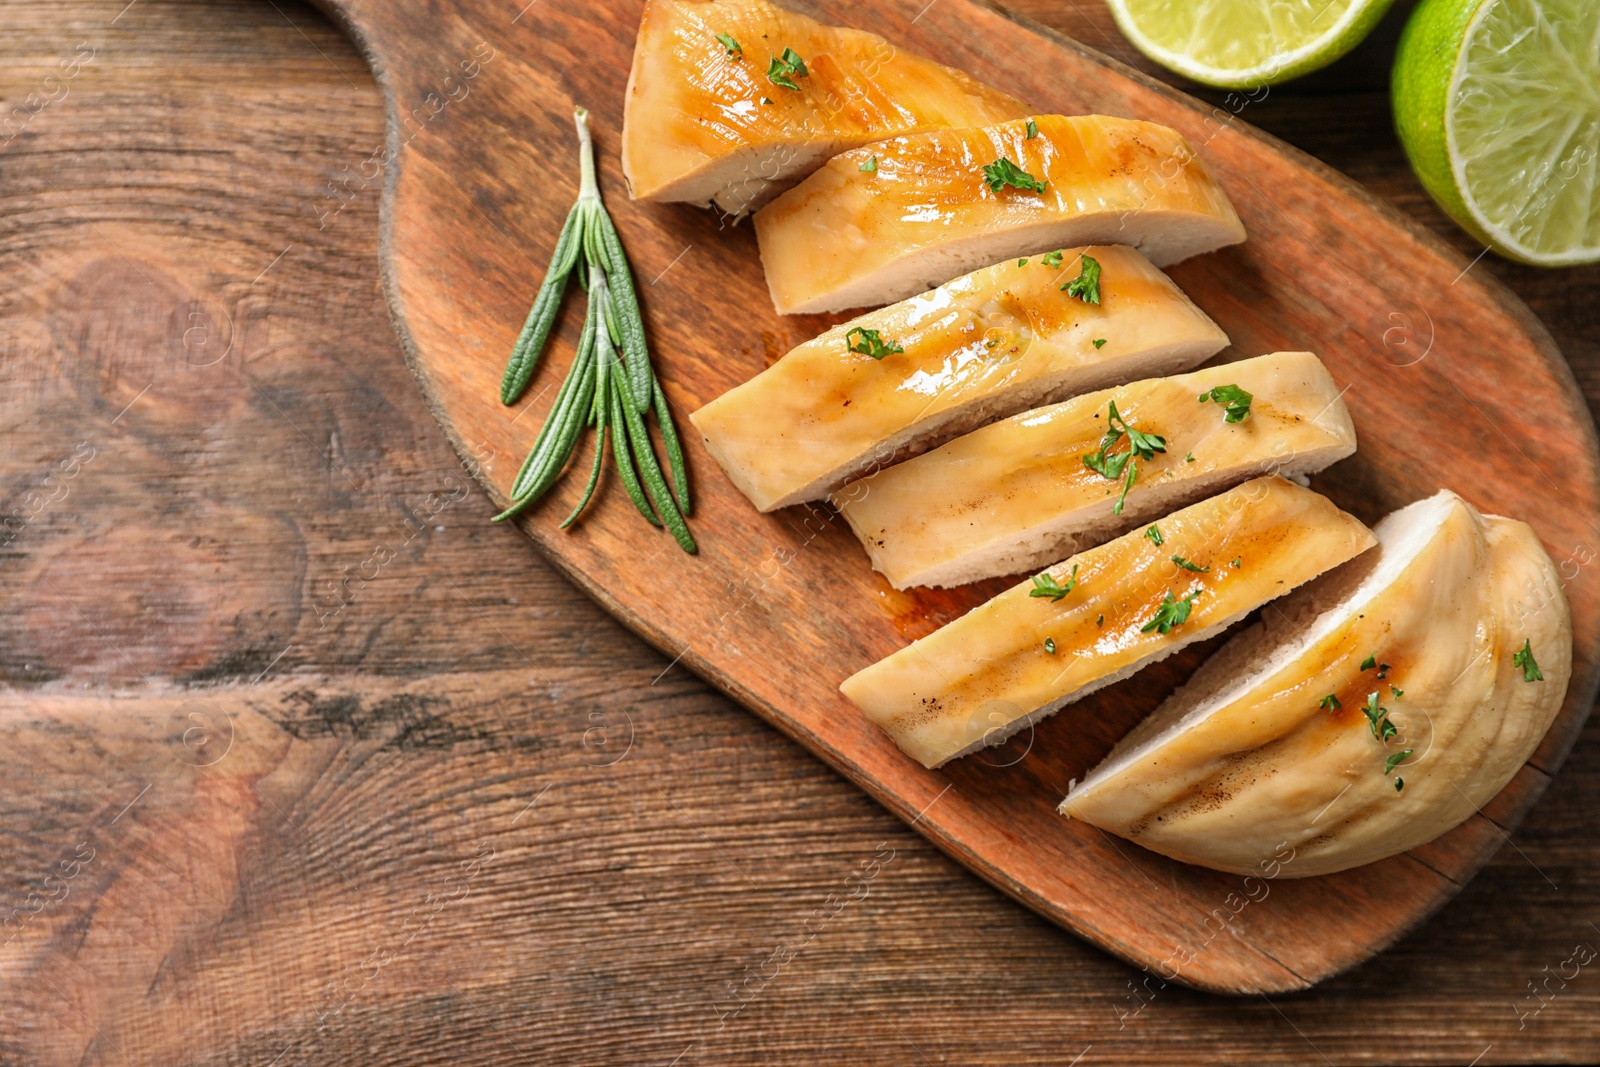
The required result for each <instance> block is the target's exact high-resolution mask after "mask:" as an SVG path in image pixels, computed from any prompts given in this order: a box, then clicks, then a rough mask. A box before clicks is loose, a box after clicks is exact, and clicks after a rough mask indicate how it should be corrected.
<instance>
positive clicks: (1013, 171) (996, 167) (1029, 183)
mask: <svg viewBox="0 0 1600 1067" xmlns="http://www.w3.org/2000/svg"><path fill="white" fill-rule="evenodd" d="M983 180H984V181H985V182H987V183H988V185H989V189H990V191H992V192H996V193H998V192H999V191H1000V190H1001V189H1003V188H1005V187H1006V186H1008V185H1009V186H1011V187H1013V188H1015V189H1026V190H1028V191H1030V192H1035V193H1043V192H1044V190H1045V183H1044V182H1043V181H1042V180H1041V179H1039V178H1035V177H1034V176H1033V175H1031V174H1029V173H1028V172H1027V171H1025V170H1023V169H1022V168H1021V167H1019V166H1017V165H1016V164H1015V163H1013V162H1011V160H1009V159H1007V158H1006V157H1005V156H1001V157H1000V158H999V159H997V160H995V161H994V162H993V163H990V164H989V165H988V166H986V167H984V168H983Z"/></svg>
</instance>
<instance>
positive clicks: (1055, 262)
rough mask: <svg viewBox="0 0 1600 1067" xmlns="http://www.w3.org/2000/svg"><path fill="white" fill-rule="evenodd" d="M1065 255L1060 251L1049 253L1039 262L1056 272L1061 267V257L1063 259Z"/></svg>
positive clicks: (1040, 258)
mask: <svg viewBox="0 0 1600 1067" xmlns="http://www.w3.org/2000/svg"><path fill="white" fill-rule="evenodd" d="M1063 254H1064V253H1062V252H1060V251H1055V252H1048V253H1046V254H1045V255H1043V256H1040V257H1039V262H1040V263H1043V264H1044V265H1045V266H1047V267H1049V268H1050V269H1051V270H1055V269H1056V268H1057V267H1059V266H1061V257H1062V255H1063Z"/></svg>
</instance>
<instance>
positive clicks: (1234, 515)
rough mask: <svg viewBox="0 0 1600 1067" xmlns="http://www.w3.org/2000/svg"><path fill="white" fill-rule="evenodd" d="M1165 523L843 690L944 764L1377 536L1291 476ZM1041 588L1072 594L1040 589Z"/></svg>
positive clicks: (1077, 562) (894, 733)
mask: <svg viewBox="0 0 1600 1067" xmlns="http://www.w3.org/2000/svg"><path fill="white" fill-rule="evenodd" d="M1160 526H1161V530H1162V532H1163V535H1164V537H1163V543H1162V544H1160V545H1157V544H1156V543H1155V542H1154V541H1152V540H1151V539H1150V538H1148V537H1146V536H1145V535H1144V534H1143V532H1136V533H1130V534H1127V535H1125V536H1123V537H1119V538H1118V539H1116V540H1115V541H1111V542H1109V543H1107V544H1104V545H1101V546H1100V547H1098V548H1093V549H1090V550H1089V551H1087V552H1081V553H1079V554H1078V555H1076V556H1073V557H1072V558H1071V559H1069V560H1066V561H1065V562H1063V563H1058V564H1056V565H1055V566H1054V567H1051V568H1050V569H1049V570H1048V571H1046V572H1045V574H1044V575H1041V576H1039V577H1038V578H1037V579H1036V580H1035V581H1031V582H1023V583H1022V584H1020V585H1017V586H1014V587H1013V588H1011V589H1008V590H1006V591H1005V592H1004V593H1001V594H1000V595H999V596H997V597H995V598H994V599H993V600H991V601H989V602H988V603H986V604H983V605H980V606H979V607H977V608H974V609H973V610H972V611H970V612H968V613H967V614H966V615H963V616H962V617H961V618H959V619H957V620H956V621H955V622H952V623H950V624H948V625H947V626H945V627H943V628H942V629H940V630H937V631H935V632H934V633H932V634H929V635H928V636H927V637H924V638H923V639H921V640H920V641H917V642H915V643H913V644H911V645H910V646H908V647H906V648H904V649H902V650H901V651H899V652H896V653H895V654H894V655H892V656H889V657H888V658H886V659H883V660H880V661H879V662H878V663H875V664H873V665H872V666H870V667H868V668H866V669H865V670H863V671H860V672H858V673H857V674H855V675H853V676H852V677H850V678H849V679H847V680H846V681H845V682H844V684H843V685H841V686H840V689H841V690H842V691H843V692H844V695H845V696H846V697H848V698H849V699H850V700H851V701H852V702H854V703H855V705H856V706H857V707H859V708H860V709H861V710H862V711H864V712H865V713H866V715H867V717H868V718H869V719H871V720H872V721H873V722H874V723H876V724H877V725H878V726H880V727H881V728H882V729H883V730H884V731H885V732H886V733H887V734H888V735H889V736H890V737H891V738H893V739H894V742H895V744H897V745H899V746H900V748H901V749H902V750H903V751H904V752H905V753H906V754H907V755H909V756H911V757H912V758H913V759H915V760H917V761H918V762H920V763H922V764H923V766H925V767H937V766H939V765H941V764H943V763H945V762H947V761H948V760H952V759H955V758H956V757H958V756H965V755H967V754H968V753H971V752H975V751H977V750H978V749H980V748H983V747H984V746H985V745H994V744H999V743H1000V742H1002V741H1004V740H1005V739H1006V738H1007V737H1010V736H1011V735H1012V734H1013V733H1015V732H1016V731H1017V730H1020V729H1022V728H1023V727H1025V726H1028V725H1030V724H1032V723H1036V722H1038V721H1039V720H1041V719H1043V718H1045V717H1046V716H1048V715H1050V714H1052V713H1054V712H1056V711H1057V710H1059V709H1060V708H1062V707H1064V706H1065V705H1067V704H1070V703H1072V702H1073V701H1075V700H1079V699H1082V698H1083V697H1085V696H1087V695H1088V694H1090V693H1092V692H1094V691H1095V690H1097V689H1100V688H1103V687H1105V686H1107V685H1110V684H1111V683H1113V682H1116V681H1119V680H1121V679H1123V678H1126V677H1128V676H1129V675H1131V674H1133V673H1134V672H1135V671H1137V670H1139V669H1140V668H1141V667H1144V666H1146V665H1148V664H1150V663H1154V662H1156V661H1158V660H1161V659H1165V658H1166V657H1167V656H1170V655H1172V654H1173V653H1174V652H1176V651H1178V650H1179V649H1181V648H1183V647H1184V646H1185V645H1188V644H1190V643H1192V642H1195V641H1203V640H1205V639H1206V638H1209V637H1212V636H1214V635H1215V634H1218V633H1220V632H1221V631H1223V630H1224V629H1226V628H1227V627H1229V626H1232V625H1233V624H1234V623H1236V622H1238V621H1239V620H1240V619H1242V618H1243V617H1244V616H1245V615H1247V614H1248V613H1249V612H1251V611H1253V610H1254V609H1256V608H1258V607H1260V606H1261V605H1262V604H1264V603H1266V602H1267V601H1269V600H1273V599H1274V598H1276V597H1279V596H1282V595H1283V594H1285V593H1287V592H1289V591H1290V590H1291V589H1293V588H1295V587H1296V586H1298V585H1301V584H1303V583H1305V582H1308V581H1310V580H1311V579H1312V578H1314V577H1316V576H1317V575H1319V574H1321V573H1322V572H1324V571H1326V570H1328V569H1329V568H1332V567H1336V566H1338V565H1339V564H1341V563H1343V562H1345V561H1346V560H1349V559H1351V558H1353V557H1355V556H1357V555H1359V554H1360V553H1362V552H1364V551H1366V550H1367V549H1368V548H1370V547H1371V546H1372V545H1373V544H1374V540H1373V536H1372V532H1371V531H1370V530H1368V529H1367V528H1366V527H1365V526H1363V525H1362V524H1361V523H1360V522H1359V521H1357V520H1356V519H1355V518H1353V517H1351V516H1350V515H1347V514H1345V513H1344V512H1342V511H1340V510H1339V509H1338V508H1337V507H1336V506H1334V504H1333V502H1332V501H1330V500H1328V499H1327V498H1326V497H1324V496H1322V495H1320V494H1318V493H1314V492H1312V491H1311V490H1309V489H1302V488H1301V487H1300V486H1298V485H1295V484H1293V483H1292V482H1288V481H1285V480H1284V479H1282V478H1258V479H1255V480H1254V481H1250V482H1246V483H1245V484H1244V485H1241V486H1238V487H1237V488H1235V489H1232V490H1230V491H1229V492H1227V493H1223V494H1222V495H1220V496H1216V497H1213V498H1211V499H1210V500H1207V501H1204V502H1203V503H1199V504H1195V505H1193V506H1191V507H1188V508H1184V509H1183V510H1182V511H1178V512H1175V513H1174V514H1172V515H1168V516H1167V517H1166V518H1164V519H1162V520H1161V523H1160ZM1174 556H1177V557H1180V558H1181V559H1183V560H1186V561H1188V562H1190V563H1191V564H1192V565H1193V566H1195V567H1198V568H1200V569H1199V570H1198V571H1196V570H1190V569H1187V568H1185V567H1183V566H1181V565H1180V564H1178V563H1176V562H1174V561H1173V557H1174ZM1234 561H1237V563H1238V565H1237V566H1235V565H1234ZM1041 585H1043V586H1044V587H1045V588H1048V589H1054V590H1056V591H1058V592H1059V591H1061V590H1063V589H1070V591H1068V592H1066V593H1065V595H1063V596H1061V597H1060V599H1055V598H1054V595H1053V594H1052V595H1046V596H1035V595H1032V594H1034V593H1035V592H1039V591H1041Z"/></svg>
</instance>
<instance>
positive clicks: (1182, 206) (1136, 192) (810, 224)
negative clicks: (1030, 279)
mask: <svg viewBox="0 0 1600 1067" xmlns="http://www.w3.org/2000/svg"><path fill="white" fill-rule="evenodd" d="M1030 133H1033V134H1034V135H1033V136H1031V137H1030V136H1029V134H1030ZM1013 183H1022V186H1019V185H1018V184H1013ZM1039 183H1043V191H1040V190H1039V187H1038V185H1039ZM755 223H756V237H757V238H758V240H759V241H760V245H761V262H762V264H763V265H764V266H765V267H766V271H767V285H768V287H769V288H770V289H771V291H772V303H773V305H774V306H775V307H776V308H777V309H778V312H779V313H780V314H784V315H794V314H800V313H806V312H818V311H841V310H844V309H845V308H857V307H876V306H878V305H881V304H887V303H890V302H892V301H895V300H902V299H904V298H906V297H908V296H910V295H912V294H913V293H920V292H922V291H923V290H925V289H929V288H931V287H933V286H935V285H939V284H941V283H943V282H946V281H948V280H949V279H951V278H954V277H956V276H957V275H960V274H965V273H966V272H968V271H970V270H972V269H974V268H976V267H981V266H984V265H985V264H989V263H994V262H996V261H998V260H1003V259H1014V258H1016V257H1017V256H1026V255H1029V254H1031V253H1033V252H1036V251H1038V250H1039V249H1041V248H1070V247H1072V246H1074V245H1084V244H1125V245H1132V246H1133V247H1135V248H1137V249H1139V250H1140V251H1141V252H1143V253H1144V254H1145V255H1146V256H1148V257H1149V258H1150V260H1151V262H1153V263H1155V264H1156V265H1157V266H1161V267H1164V266H1167V265H1168V264H1171V263H1176V262H1178V261H1179V260H1183V259H1187V258H1189V257H1190V256H1193V255H1198V254H1199V253H1201V252H1209V251H1211V250H1212V249H1214V248H1220V247H1222V246H1223V245H1232V244H1238V243H1239V242H1240V241H1243V240H1244V239H1245V232H1244V226H1243V224H1241V223H1240V222H1239V216H1238V215H1237V214H1235V213H1234V210H1233V205H1232V204H1231V203H1229V202H1228V197H1227V196H1226V194H1224V193H1223V191H1222V188H1221V186H1219V185H1218V184H1217V182H1216V180H1215V179H1214V178H1212V176H1211V173H1210V172H1209V171H1208V170H1207V169H1206V167H1205V165H1204V164H1203V163H1201V162H1200V159H1199V157H1198V156H1196V155H1195V151H1194V149H1193V148H1191V147H1190V146H1189V143H1188V142H1187V141H1185V140H1184V139H1183V138H1182V137H1181V136H1180V135H1179V134H1178V133H1177V132H1176V131H1174V130H1171V129H1168V128H1167V127H1165V126H1158V125H1156V124H1155V123H1151V122H1138V121H1135V120H1132V119H1118V118H1108V117H1106V116H1104V115H1084V116H1078V117H1073V118H1066V117H1063V116H1061V115H1043V116H1039V117H1038V118H1037V119H1030V120H1027V121H1021V120H1017V121H1012V122H1004V123H1000V124H998V125H992V126H986V127H982V128H976V129H952V130H934V131H932V132H929V133H918V134H911V135H908V136H902V137H896V138H894V139H893V140H888V141H884V142H882V143H881V144H874V145H870V146H868V147H865V148H858V149H856V150H854V151H851V152H846V153H844V154H843V155H839V156H836V157H834V158H833V159H831V160H829V161H828V163H827V165H826V166H824V167H823V168H822V169H820V170H818V171H817V172H816V173H815V174H813V175H811V177H809V178H807V179H806V180H805V181H803V182H801V183H800V184H799V185H797V186H795V187H794V188H793V189H791V190H789V191H788V192H787V193H784V194H783V195H782V196H781V197H779V198H778V199H776V200H774V201H773V202H772V203H771V204H769V205H767V207H765V208H764V209H762V211H761V212H760V213H759V214H757V215H756V219H755Z"/></svg>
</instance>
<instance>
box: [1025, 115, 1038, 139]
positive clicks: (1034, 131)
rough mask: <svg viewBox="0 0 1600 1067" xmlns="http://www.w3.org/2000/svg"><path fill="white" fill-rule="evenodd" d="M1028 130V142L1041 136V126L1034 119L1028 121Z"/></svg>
mask: <svg viewBox="0 0 1600 1067" xmlns="http://www.w3.org/2000/svg"><path fill="white" fill-rule="evenodd" d="M1027 129H1028V140H1030V141H1031V140H1033V139H1034V138H1035V137H1037V136H1039V124H1038V123H1037V122H1034V121H1033V120H1032V119H1029V120H1028V127H1027Z"/></svg>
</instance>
